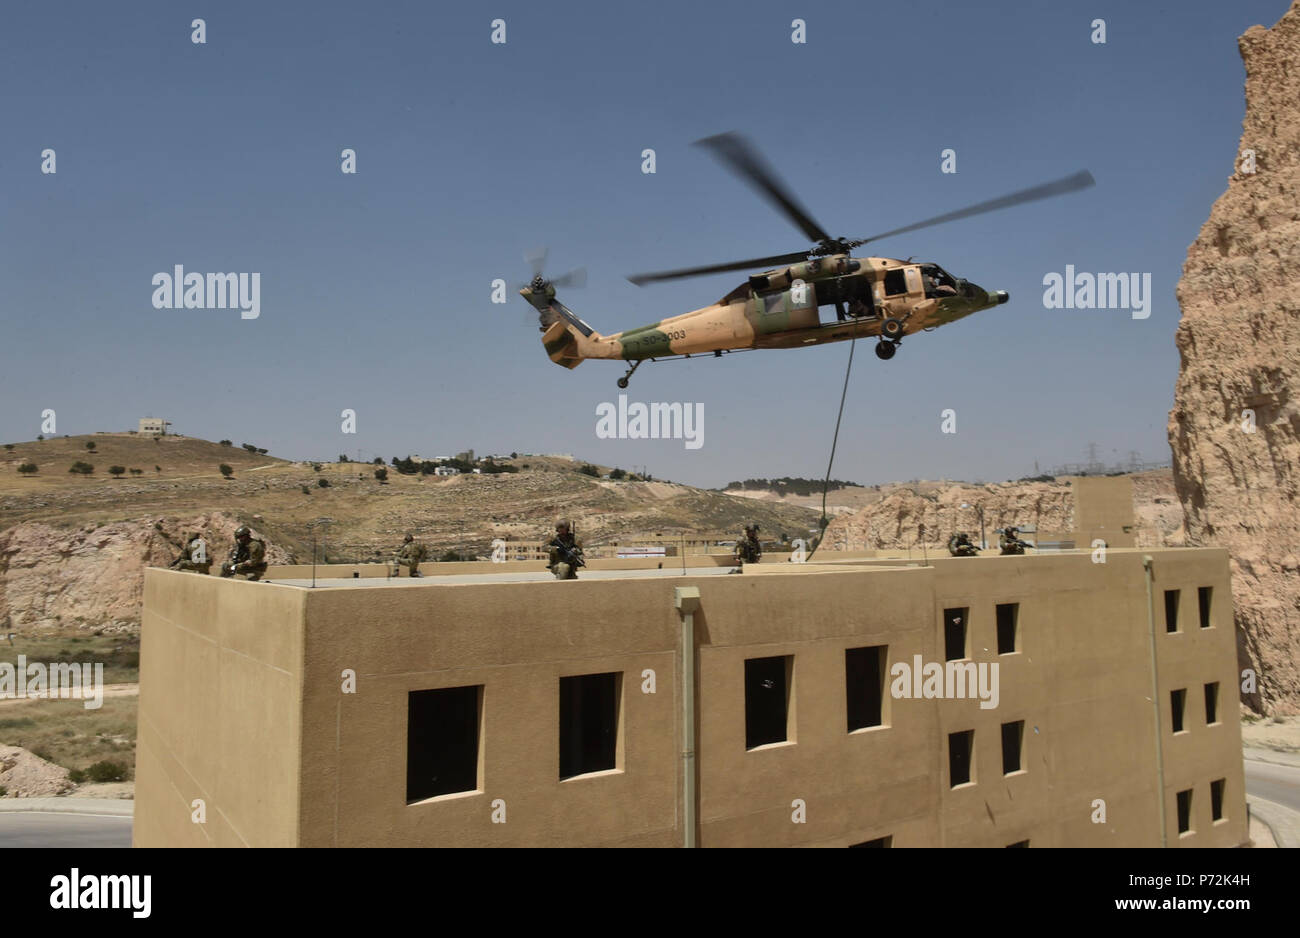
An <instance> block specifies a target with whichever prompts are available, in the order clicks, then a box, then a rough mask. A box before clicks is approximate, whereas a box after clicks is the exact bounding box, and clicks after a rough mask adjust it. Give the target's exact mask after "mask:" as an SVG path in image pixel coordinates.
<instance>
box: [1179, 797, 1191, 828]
mask: <svg viewBox="0 0 1300 938" xmlns="http://www.w3.org/2000/svg"><path fill="white" fill-rule="evenodd" d="M1191 829H1192V790H1191V789H1190V788H1189V789H1187V791H1180V792H1179V793H1178V833H1180V834H1186V833H1187V832H1188V831H1190V830H1191Z"/></svg>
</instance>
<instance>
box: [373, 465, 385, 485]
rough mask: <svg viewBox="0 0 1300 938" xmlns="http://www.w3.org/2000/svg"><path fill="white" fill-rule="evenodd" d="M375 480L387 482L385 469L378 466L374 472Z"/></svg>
mask: <svg viewBox="0 0 1300 938" xmlns="http://www.w3.org/2000/svg"><path fill="white" fill-rule="evenodd" d="M375 478H376V479H378V480H379V481H380V482H387V481H388V470H387V469H385V468H384V467H383V466H380V467H379V468H378V469H376V470H375Z"/></svg>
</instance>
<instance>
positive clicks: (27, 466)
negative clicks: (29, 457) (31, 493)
mask: <svg viewBox="0 0 1300 938" xmlns="http://www.w3.org/2000/svg"><path fill="white" fill-rule="evenodd" d="M18 471H19V472H21V473H22V474H23V475H25V476H29V475H31V474H32V473H34V472H35V471H36V463H34V462H25V463H23V464H22V465H21V466H19V467H18Z"/></svg>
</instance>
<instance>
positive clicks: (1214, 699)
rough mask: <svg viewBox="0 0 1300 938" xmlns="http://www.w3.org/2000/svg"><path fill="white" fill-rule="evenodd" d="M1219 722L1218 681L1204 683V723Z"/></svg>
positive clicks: (1211, 724)
mask: <svg viewBox="0 0 1300 938" xmlns="http://www.w3.org/2000/svg"><path fill="white" fill-rule="evenodd" d="M1218 722H1219V682H1218V681H1214V682H1213V683H1211V684H1206V685H1205V725H1206V726H1213V725H1214V724H1215V723H1218Z"/></svg>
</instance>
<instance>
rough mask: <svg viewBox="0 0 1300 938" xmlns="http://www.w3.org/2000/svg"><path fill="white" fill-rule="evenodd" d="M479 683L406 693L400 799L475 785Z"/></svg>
mask: <svg viewBox="0 0 1300 938" xmlns="http://www.w3.org/2000/svg"><path fill="white" fill-rule="evenodd" d="M482 700H483V685H482V684H476V685H474V686H471V687H443V688H439V689H437V690H415V691H411V692H410V693H409V694H407V697H406V701H407V702H406V802H407V804H410V803H411V802H414V801H423V800H424V799H426V798H435V797H437V796H438V795H450V794H453V793H455V792H461V791H476V790H477V789H478V735H479V714H480V711H481V708H482Z"/></svg>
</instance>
